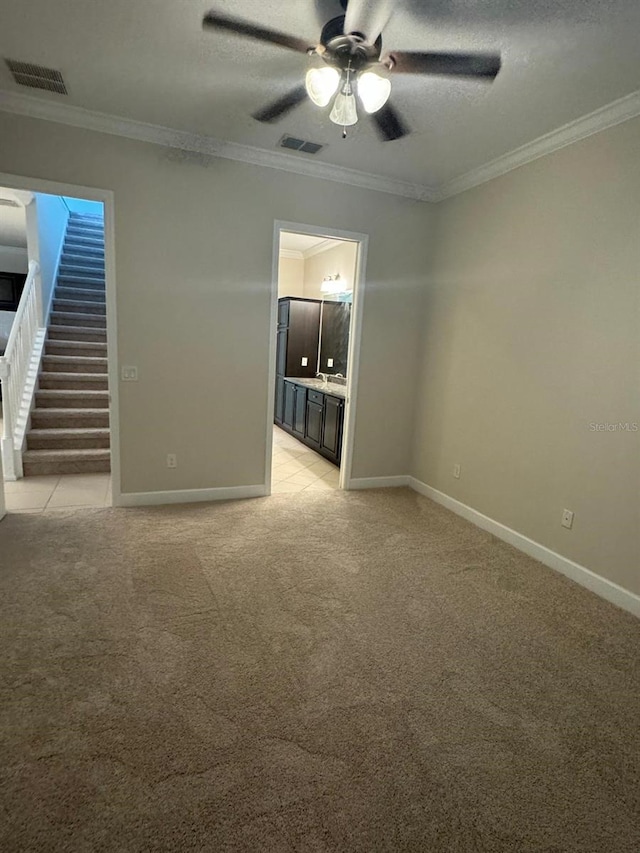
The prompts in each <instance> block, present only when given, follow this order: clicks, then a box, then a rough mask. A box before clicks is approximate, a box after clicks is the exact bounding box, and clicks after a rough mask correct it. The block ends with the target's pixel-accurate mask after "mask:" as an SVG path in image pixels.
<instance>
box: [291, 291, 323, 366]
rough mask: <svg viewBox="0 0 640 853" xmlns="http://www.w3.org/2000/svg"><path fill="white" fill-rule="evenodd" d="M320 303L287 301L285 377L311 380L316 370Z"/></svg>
mask: <svg viewBox="0 0 640 853" xmlns="http://www.w3.org/2000/svg"><path fill="white" fill-rule="evenodd" d="M319 329H320V302H317V301H316V300H307V299H290V300H289V325H288V327H287V340H286V359H285V374H284V375H285V376H304V377H306V378H313V377H314V376H315V375H316V372H317V369H318V346H319V343H320V338H319Z"/></svg>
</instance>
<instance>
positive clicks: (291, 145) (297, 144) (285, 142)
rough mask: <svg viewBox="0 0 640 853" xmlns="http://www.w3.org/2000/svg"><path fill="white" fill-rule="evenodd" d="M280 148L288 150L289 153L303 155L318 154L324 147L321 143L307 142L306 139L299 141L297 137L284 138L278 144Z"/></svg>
mask: <svg viewBox="0 0 640 853" xmlns="http://www.w3.org/2000/svg"><path fill="white" fill-rule="evenodd" d="M278 144H279V146H280V148H288V149H289V151H302V153H303V154H317V153H318V151H320V150H321V149H322V148H324V145H321V144H320V143H319V142H307V140H305V139H297V138H296V137H295V136H283V137H282V139H281V140H280V142H279V143H278Z"/></svg>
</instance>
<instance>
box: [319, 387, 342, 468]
mask: <svg viewBox="0 0 640 853" xmlns="http://www.w3.org/2000/svg"><path fill="white" fill-rule="evenodd" d="M343 412H344V401H343V400H342V399H340V398H339V397H330V396H329V395H328V394H325V398H324V423H323V429H322V450H323V451H324V452H325V455H328V456H330V457H331V458H332V459H333V461H334V462H337V463H339V462H340V453H341V449H342V424H343V421H344V417H343Z"/></svg>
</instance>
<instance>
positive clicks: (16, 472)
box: [0, 261, 44, 480]
mask: <svg viewBox="0 0 640 853" xmlns="http://www.w3.org/2000/svg"><path fill="white" fill-rule="evenodd" d="M39 272H40V266H39V265H38V263H37V262H36V261H29V273H28V275H27V279H26V281H25V284H24V289H23V291H22V296H21V297H20V302H19V304H18V310H17V312H16V316H15V319H14V321H13V325H12V326H11V332H10V333H9V340H8V341H7V347H6V349H5V352H4V356H0V383H1V384H2V416H3V431H2V438H1V439H0V444H1V449H2V467H3V470H4V479H5V480H15V479H17V477H19V476H22V464H21V459H22V446H21V445H22V438H23V436H24V432H25V429H26V422H27V420H28V417H29V412H28V410H27V411H25V410H26V409H28V401H29V397H30V395H29V384H30V381H31V382H33V377H31V376H30V367H31V362H32V356H33V353H34V350H35V349H36V343H37V340H38V337H41V336H42V334H43V322H44V317H43V312H42V285H41V282H40V276H39Z"/></svg>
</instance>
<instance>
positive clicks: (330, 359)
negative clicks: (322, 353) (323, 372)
mask: <svg viewBox="0 0 640 853" xmlns="http://www.w3.org/2000/svg"><path fill="white" fill-rule="evenodd" d="M327 367H333V359H332V358H328V359H327Z"/></svg>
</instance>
